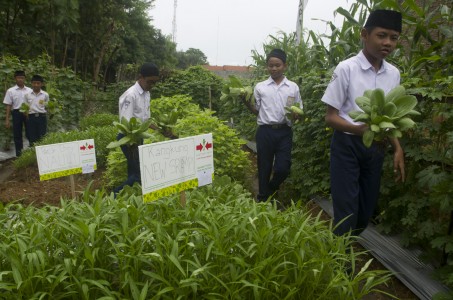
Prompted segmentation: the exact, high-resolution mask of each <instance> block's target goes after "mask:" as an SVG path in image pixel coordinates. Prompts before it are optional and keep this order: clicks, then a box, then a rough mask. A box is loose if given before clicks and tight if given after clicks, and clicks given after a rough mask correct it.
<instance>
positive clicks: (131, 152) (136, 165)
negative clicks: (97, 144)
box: [113, 133, 143, 195]
mask: <svg viewBox="0 0 453 300" xmlns="http://www.w3.org/2000/svg"><path fill="white" fill-rule="evenodd" d="M123 137H124V134H122V133H119V134H118V136H117V137H116V139H117V140H118V141H119V140H120V139H121V138H123ZM140 144H143V141H142V142H141V143H140ZM121 151H123V154H124V156H125V157H126V160H127V179H126V181H124V182H123V183H122V184H121V185H119V186H118V187H116V188H115V189H114V190H113V192H114V194H115V195H116V194H118V193H119V192H120V191H121V190H122V189H123V188H124V187H125V186H126V185H128V186H133V185H134V183H135V182H138V183H141V178H140V159H139V156H138V145H135V146H132V147H131V146H129V145H123V146H121Z"/></svg>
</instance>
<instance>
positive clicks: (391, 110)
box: [384, 102, 397, 117]
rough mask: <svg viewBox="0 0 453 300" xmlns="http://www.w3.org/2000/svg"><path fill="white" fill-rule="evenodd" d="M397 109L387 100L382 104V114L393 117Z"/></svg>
mask: <svg viewBox="0 0 453 300" xmlns="http://www.w3.org/2000/svg"><path fill="white" fill-rule="evenodd" d="M396 111H397V108H396V105H395V103H393V102H387V103H385V105H384V114H385V115H387V116H389V117H393V116H394V115H395V113H396Z"/></svg>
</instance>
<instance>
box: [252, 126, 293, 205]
mask: <svg viewBox="0 0 453 300" xmlns="http://www.w3.org/2000/svg"><path fill="white" fill-rule="evenodd" d="M292 145H293V131H292V129H291V127H288V126H283V127H281V128H272V127H271V126H268V125H261V126H259V127H258V130H257V132H256V150H257V154H258V184H259V192H258V196H257V198H258V201H266V200H267V199H268V198H269V197H270V196H272V195H273V194H274V193H275V192H276V191H277V190H278V188H279V186H280V184H282V182H283V181H284V180H285V179H286V178H287V177H288V175H289V171H290V168H291V148H292ZM272 169H273V173H272ZM271 175H272V178H271Z"/></svg>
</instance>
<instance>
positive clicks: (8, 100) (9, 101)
mask: <svg viewBox="0 0 453 300" xmlns="http://www.w3.org/2000/svg"><path fill="white" fill-rule="evenodd" d="M14 80H15V81H16V85H15V86H13V87H12V88H9V89H8V90H7V91H6V94H5V99H4V100H3V103H4V104H5V105H6V118H5V127H6V128H7V129H9V128H10V127H11V124H10V121H9V119H10V114H11V116H12V117H13V138H14V147H15V148H16V157H19V156H20V155H21V154H22V149H23V148H24V144H23V139H22V130H23V128H25V135H26V136H27V138H28V128H27V117H26V116H25V115H24V114H23V113H22V112H20V107H21V106H22V103H23V102H24V99H25V94H28V93H30V92H31V91H32V90H31V88H29V87H26V86H25V72H24V71H22V70H19V71H16V72H14Z"/></svg>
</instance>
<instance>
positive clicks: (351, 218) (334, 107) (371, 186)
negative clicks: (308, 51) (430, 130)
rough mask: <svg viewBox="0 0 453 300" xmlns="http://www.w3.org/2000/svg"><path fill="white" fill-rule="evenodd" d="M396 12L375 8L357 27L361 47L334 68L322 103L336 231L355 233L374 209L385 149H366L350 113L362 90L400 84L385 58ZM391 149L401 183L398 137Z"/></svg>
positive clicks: (397, 27) (395, 33)
mask: <svg viewBox="0 0 453 300" xmlns="http://www.w3.org/2000/svg"><path fill="white" fill-rule="evenodd" d="M401 24H402V17H401V13H399V12H396V11H392V10H375V11H372V12H371V14H370V15H369V17H368V19H367V22H366V24H365V26H364V28H363V29H362V31H361V39H362V42H363V49H362V51H361V52H360V53H359V54H357V55H356V56H354V57H352V58H349V59H347V60H345V61H343V62H341V63H340V64H338V66H337V67H336V69H335V71H334V73H333V76H332V80H331V82H330V83H329V85H328V87H327V89H326V91H325V94H324V96H323V97H322V101H323V102H324V103H326V104H327V112H326V117H325V119H326V122H327V124H328V125H329V126H331V127H332V128H333V129H334V133H333V136H332V141H331V146H330V153H331V154H330V180H331V195H332V200H333V208H334V223H335V224H336V228H335V231H334V232H335V233H336V234H337V235H342V234H345V233H347V232H349V231H352V233H353V234H354V235H358V234H360V233H361V232H362V231H363V230H364V229H365V228H366V227H367V225H368V222H369V219H370V218H371V216H372V215H373V212H374V210H375V208H376V205H377V201H378V196H379V188H380V178H381V172H382V164H383V160H384V149H383V148H382V147H380V146H379V145H377V144H376V143H373V145H372V146H371V147H370V148H366V147H365V146H364V144H363V142H362V135H363V133H364V132H365V131H366V130H367V125H365V124H363V123H361V122H354V121H353V120H352V119H351V118H350V117H349V115H348V114H349V113H350V112H351V111H356V110H360V108H359V107H358V106H357V104H356V103H355V99H356V98H357V97H358V96H362V95H363V93H364V92H365V91H366V90H371V89H376V88H381V89H383V90H384V92H385V93H388V92H389V91H390V90H391V89H393V88H394V87H396V86H397V85H399V83H400V72H399V71H398V69H397V68H395V67H394V66H392V65H391V64H389V63H388V62H386V61H385V58H386V57H387V56H388V55H389V54H390V53H392V51H393V50H394V49H395V47H396V45H397V42H398V39H399V35H400V33H401V26H402V25H401ZM390 143H391V145H392V147H393V150H394V158H393V166H394V172H395V176H396V180H402V181H404V178H405V173H404V153H403V149H402V148H401V146H400V144H399V141H398V139H396V138H395V139H390Z"/></svg>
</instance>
